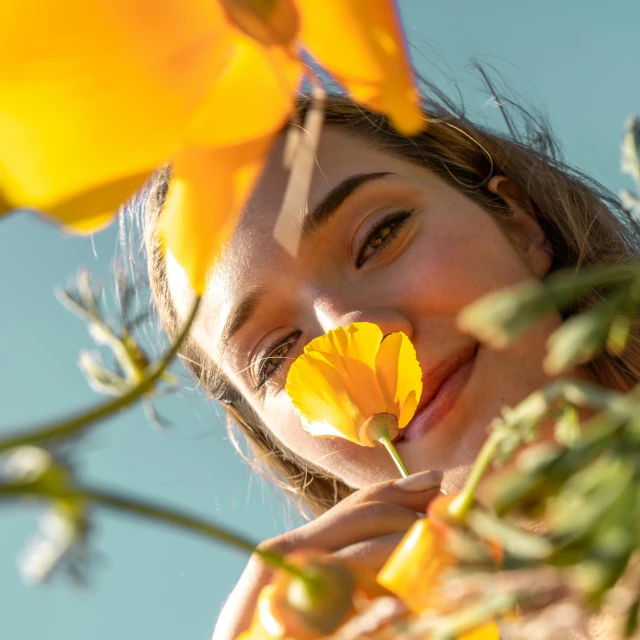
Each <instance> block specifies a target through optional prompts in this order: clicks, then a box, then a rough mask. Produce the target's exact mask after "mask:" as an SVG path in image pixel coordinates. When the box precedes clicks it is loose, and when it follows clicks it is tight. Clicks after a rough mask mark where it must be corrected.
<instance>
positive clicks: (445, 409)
mask: <svg viewBox="0 0 640 640" xmlns="http://www.w3.org/2000/svg"><path fill="white" fill-rule="evenodd" d="M477 352H478V345H477V344H474V345H471V346H470V347H467V348H465V349H463V350H462V351H460V352H458V353H456V354H454V356H452V357H451V358H449V359H447V360H445V361H444V362H442V363H440V364H439V365H438V366H437V367H435V369H433V370H432V371H431V372H429V373H428V374H426V375H425V376H424V381H425V382H424V387H423V390H422V398H421V400H420V403H419V404H418V407H417V409H416V413H415V415H414V416H413V419H412V420H411V422H409V424H408V425H407V426H406V428H404V429H403V430H402V431H401V432H400V433H401V437H400V438H399V440H415V439H416V438H420V437H422V436H423V435H425V434H426V433H427V432H428V431H430V430H431V429H433V428H434V427H435V426H436V425H437V424H438V423H439V422H441V421H442V420H443V419H444V418H445V416H446V415H447V414H448V413H449V412H450V411H451V410H452V409H453V407H454V405H455V403H456V401H457V399H458V397H459V396H460V394H461V393H462V390H463V389H464V387H465V386H466V384H467V381H468V380H469V378H470V377H471V372H472V371H473V366H474V364H475V360H476V354H477Z"/></svg>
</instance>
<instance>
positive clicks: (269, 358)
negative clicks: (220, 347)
mask: <svg viewBox="0 0 640 640" xmlns="http://www.w3.org/2000/svg"><path fill="white" fill-rule="evenodd" d="M413 213H414V209H409V210H407V211H399V212H396V213H393V214H391V215H388V216H387V217H386V218H383V219H382V220H380V221H378V222H377V223H376V224H375V225H373V227H372V228H371V230H370V231H369V233H367V237H366V238H365V240H364V242H363V243H362V246H361V247H360V250H359V251H358V255H357V257H356V268H357V269H360V267H362V265H363V264H364V263H365V262H366V259H364V258H363V253H364V251H365V249H366V248H367V246H368V244H369V243H370V242H371V241H372V240H373V239H374V238H375V237H376V235H377V234H379V233H380V232H381V231H382V230H383V229H385V228H387V227H391V231H390V232H389V234H388V235H386V236H385V237H384V238H382V243H381V244H380V245H379V246H378V247H376V249H375V252H374V253H377V252H378V251H381V250H384V248H385V247H386V246H387V245H388V244H389V243H390V242H392V241H393V240H394V239H395V238H397V236H398V233H399V232H400V231H401V230H402V228H403V227H404V225H405V223H406V222H407V220H409V218H410V217H411V216H412V215H413ZM300 333H301V332H300V331H294V332H293V333H290V334H289V335H288V336H286V338H285V339H284V340H282V339H281V338H277V339H276V340H274V341H273V342H272V343H271V344H270V345H268V346H267V348H266V349H265V350H264V351H263V353H265V354H267V355H265V356H262V357H261V360H262V362H261V363H260V366H259V368H258V372H257V378H258V380H257V383H256V386H255V389H254V391H255V392H256V393H257V392H259V391H260V390H262V389H263V388H264V387H265V385H266V384H267V383H268V382H269V380H270V379H271V378H272V377H273V376H274V375H275V374H276V373H277V372H278V370H279V369H280V367H281V366H282V363H283V362H284V361H285V360H286V359H287V355H286V354H285V355H283V356H273V355H272V354H273V353H274V352H275V351H277V350H278V349H280V348H282V347H285V346H287V345H289V346H293V345H294V344H295V342H296V340H297V339H298V338H299V337H300ZM287 353H289V351H287ZM274 361H277V364H276V365H275V368H274V369H273V370H272V371H270V372H269V373H267V370H268V368H269V365H270V364H271V363H272V362H274Z"/></svg>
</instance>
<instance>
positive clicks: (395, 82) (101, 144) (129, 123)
mask: <svg viewBox="0 0 640 640" xmlns="http://www.w3.org/2000/svg"><path fill="white" fill-rule="evenodd" d="M393 4H394V3H393V2H392V1H391V0H377V1H376V2H374V3H373V7H372V5H371V3H366V2H363V1H362V0H344V1H343V0H326V1H325V2H318V3H315V2H306V1H305V0H278V1H277V2H272V3H264V2H259V1H258V0H110V1H109V2H106V3H105V2H102V1H101V0H68V1H66V2H63V3H60V2H58V1H57V0H40V2H38V10H37V11H35V12H34V11H30V10H29V7H28V4H25V3H24V2H23V1H22V0H3V2H2V3H0V139H1V140H2V145H0V215H1V214H2V213H5V212H7V211H9V210H11V209H15V208H23V209H35V210H38V211H41V212H43V213H45V214H46V215H48V216H49V217H51V218H52V219H53V220H55V221H57V222H59V223H61V224H62V225H63V226H64V227H65V228H66V229H68V230H71V231H74V232H80V233H90V232H92V231H95V230H97V229H98V228H100V227H102V226H104V225H106V224H108V223H109V222H110V221H111V220H112V218H113V216H114V212H115V211H116V210H117V208H118V207H119V206H120V205H121V204H122V203H123V202H125V201H126V200H127V199H128V198H129V197H130V196H131V195H133V194H134V193H135V191H137V190H138V189H139V188H140V187H141V186H142V185H143V184H144V182H145V181H146V180H147V179H148V178H149V176H150V175H151V174H152V173H153V171H154V170H155V169H156V168H157V167H158V166H159V165H161V164H163V163H165V162H167V161H171V160H175V184H172V186H171V188H170V192H169V194H168V206H167V213H166V220H164V221H163V223H162V225H161V230H160V231H161V237H162V239H163V242H164V245H165V248H166V249H167V250H168V251H170V252H171V253H172V254H173V257H174V258H175V259H176V260H177V261H178V263H180V264H181V265H183V267H184V268H185V271H186V275H187V276H188V277H189V279H190V281H191V283H192V285H193V287H194V289H195V290H196V293H202V291H203V288H204V283H205V279H206V272H207V270H208V268H209V267H210V265H211V262H212V260H213V259H214V257H215V255H216V253H217V252H218V250H219V248H220V245H221V244H222V243H223V242H224V241H225V239H226V238H227V237H228V235H229V233H230V231H231V230H232V229H233V225H234V221H235V218H236V217H237V215H238V213H239V212H240V210H241V208H242V206H243V204H244V202H245V200H246V198H247V197H248V195H249V193H250V191H251V189H252V187H253V185H254V183H255V180H256V178H257V176H258V175H259V173H260V169H261V167H262V166H263V163H264V161H265V159H266V157H267V153H268V151H269V148H270V146H271V144H272V142H273V140H274V138H275V136H276V135H277V132H278V131H279V130H280V129H281V128H282V126H283V125H284V123H285V122H286V121H287V119H288V118H289V116H290V115H291V113H292V109H293V102H294V96H295V93H296V91H297V90H298V87H299V85H300V82H301V80H302V76H303V72H304V69H305V67H304V65H302V64H301V62H300V61H299V60H298V58H297V50H298V48H300V47H304V48H306V49H308V50H309V51H311V52H314V51H317V52H318V53H317V55H318V60H319V62H320V63H321V64H323V63H326V65H327V69H328V70H329V71H330V72H331V73H333V74H334V75H335V76H336V78H337V79H338V80H340V81H341V82H343V84H344V85H345V87H346V88H347V89H348V90H350V91H352V93H353V96H354V98H355V99H356V100H361V101H362V102H363V104H367V105H369V106H370V107H371V108H373V109H375V110H378V111H380V112H382V113H386V114H388V115H389V116H390V117H391V119H392V121H393V122H394V123H395V125H396V126H397V127H398V128H400V129H401V130H403V131H405V132H413V133H415V132H417V131H418V130H419V129H420V128H421V127H422V126H423V124H424V122H423V119H422V116H421V113H420V107H419V103H418V96H417V92H416V91H415V89H414V88H413V84H412V75H411V71H410V67H409V64H408V58H407V56H406V51H405V49H404V47H403V45H402V41H401V30H400V26H399V22H398V20H397V17H396V15H395V11H394V7H393ZM301 25H302V26H301ZM25 43H29V45H28V46H25ZM356 54H357V55H356ZM163 215H164V214H163Z"/></svg>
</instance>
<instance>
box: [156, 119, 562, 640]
mask: <svg viewBox="0 0 640 640" xmlns="http://www.w3.org/2000/svg"><path fill="white" fill-rule="evenodd" d="M281 153H282V145H281V144H280V145H278V147H277V148H276V149H275V151H274V152H273V154H272V156H271V159H270V161H269V164H268V166H267V169H266V171H265V173H264V175H263V178H262V180H261V181H260V183H259V185H258V187H257V188H256V190H255V192H254V195H253V197H252V199H251V202H250V203H249V205H248V206H247V208H246V210H245V212H244V214H243V217H242V219H241V221H240V223H239V225H238V228H237V230H236V233H235V235H234V237H233V238H232V240H231V242H230V243H229V246H228V247H227V248H226V250H225V252H224V254H223V256H222V258H221V259H220V261H219V262H218V265H217V266H216V268H215V269H214V270H213V272H212V274H211V278H210V284H209V286H208V289H207V293H206V295H205V298H204V309H203V311H202V313H201V314H200V317H199V320H198V323H197V325H196V327H195V337H196V339H197V340H198V342H199V344H200V345H201V347H202V348H203V349H205V350H206V351H207V352H208V354H209V355H210V356H211V357H212V358H213V359H214V360H215V361H216V362H218V363H219V364H220V366H221V367H222V369H223V370H224V372H225V373H226V374H227V375H228V376H229V378H230V379H231V380H232V382H233V383H234V384H235V385H236V386H237V387H238V388H239V389H240V391H241V392H242V393H243V394H244V395H245V396H246V397H247V398H248V399H249V401H250V402H251V404H252V406H253V407H254V408H255V410H256V411H257V412H258V414H259V415H260V417H261V418H262V420H263V421H264V423H265V424H266V425H268V426H269V428H270V429H271V431H272V432H273V434H274V435H275V436H276V437H277V438H278V439H279V440H280V441H281V442H282V443H283V445H284V446H286V447H288V448H290V449H291V450H293V451H295V452H296V453H297V454H298V455H300V456H301V457H302V458H304V459H306V460H308V461H310V462H312V463H313V464H314V465H316V466H318V467H320V468H322V469H323V470H324V471H325V472H327V473H330V474H332V475H334V476H337V477H339V478H341V479H342V480H343V481H344V482H346V483H347V484H348V485H350V486H351V487H353V488H354V489H357V490H358V491H356V492H355V493H354V494H353V495H352V496H350V497H349V498H348V499H346V500H344V501H343V502H341V503H340V504H338V505H337V506H336V507H334V508H332V509H330V510H329V511H328V512H327V513H325V514H324V515H323V516H321V517H320V518H318V519H317V520H315V521H314V522H312V523H310V524H308V525H305V526H304V527H302V528H300V529H296V530H294V531H291V532H288V533H287V534H285V535H283V536H280V537H278V538H276V539H275V540H271V541H268V542H266V543H265V546H267V547H269V548H276V549H279V550H282V551H291V550H294V549H300V548H318V547H320V548H322V549H324V550H326V551H328V552H330V553H333V554H338V555H339V556H341V557H349V558H356V559H357V560H358V561H359V562H361V563H362V564H366V565H368V566H370V567H372V568H374V569H376V568H378V567H379V566H380V565H381V564H382V563H383V562H384V560H385V559H386V557H387V556H388V554H389V552H390V550H391V549H392V548H393V546H394V544H396V543H397V541H398V539H399V537H400V536H401V535H402V533H404V532H405V531H406V530H407V529H408V527H409V526H410V525H411V523H412V522H413V521H414V520H415V518H416V517H417V514H423V513H424V509H425V507H426V506H427V504H428V503H429V501H430V500H432V499H433V498H434V497H435V495H437V493H438V490H439V489H438V486H439V483H440V476H439V474H435V475H434V474H429V473H427V474H426V475H425V476H424V477H425V478H426V479H425V481H424V482H425V487H424V489H422V490H420V491H416V490H414V491H410V492H408V491H404V490H402V489H401V488H400V487H398V485H397V484H394V483H393V479H394V478H397V471H396V469H395V467H394V466H393V463H392V462H391V461H390V460H389V459H388V457H387V454H386V452H385V451H383V450H382V449H381V448H363V447H359V446H358V445H355V444H353V443H350V442H346V441H344V440H342V439H337V438H322V439H320V438H314V437H312V436H310V435H309V434H308V433H306V432H305V431H304V429H303V428H302V427H301V423H300V419H299V417H298V415H297V414H296V412H295V411H294V409H293V407H292V405H291V402H290V400H289V398H288V397H287V394H286V393H285V392H284V389H283V386H284V382H285V380H286V374H287V371H288V368H289V363H290V362H291V361H293V359H295V358H296V357H297V356H298V355H299V354H300V353H301V352H302V349H303V347H304V344H306V343H307V342H308V341H310V340H311V339H313V338H314V337H316V336H318V335H320V334H322V333H325V332H326V331H328V330H330V329H333V328H335V327H337V326H345V325H347V324H349V323H350V322H354V321H369V322H374V323H376V324H378V325H379V326H380V327H381V328H382V330H383V332H384V333H391V332H394V331H403V332H404V333H406V334H407V335H408V336H409V338H410V339H411V340H412V342H413V343H414V345H415V347H416V351H417V355H418V359H419V361H420V363H421V365H422V369H423V371H425V372H430V371H434V370H435V371H437V370H438V369H437V368H438V366H442V363H446V362H448V361H451V360H452V358H455V357H456V356H457V355H458V354H460V353H463V352H465V351H468V350H469V349H471V348H473V347H474V346H475V343H474V340H473V339H472V338H470V337H469V336H465V335H463V334H462V333H461V332H460V330H459V329H458V328H457V325H456V317H457V315H458V313H459V312H460V311H461V310H462V309H463V308H464V307H465V306H467V305H468V304H469V303H471V302H472V301H474V300H475V299H477V298H478V297H480V296H482V295H483V294H486V293H488V292H490V291H493V290H496V289H499V288H502V287H505V286H509V285H512V284H514V283H517V282H521V281H524V280H528V279H536V278H541V277H542V276H543V275H544V274H545V273H546V272H547V271H548V269H549V267H550V265H551V262H552V255H551V251H550V248H549V245H548V243H547V240H546V238H545V236H544V233H543V231H542V229H541V228H540V226H539V225H538V223H537V222H536V220H535V216H534V213H533V207H532V205H531V202H530V201H529V199H528V197H527V196H526V195H525V194H524V193H522V192H521V191H520V190H519V189H518V188H517V187H516V186H515V185H514V184H513V183H511V182H510V181H509V180H508V179H507V178H505V177H504V176H494V177H492V178H491V180H490V182H489V183H488V188H489V189H490V190H492V191H494V192H495V193H497V194H498V195H500V196H501V197H502V198H503V200H504V201H505V202H506V203H507V204H508V205H509V207H510V210H511V223H512V225H511V226H512V232H511V234H510V235H509V236H507V234H506V233H505V232H504V231H503V230H502V229H501V228H500V227H499V225H498V224H497V223H496V221H495V220H494V219H493V218H492V217H491V215H490V214H489V213H488V212H486V211H485V210H484V209H482V208H481V207H480V206H478V205H477V204H475V203H474V202H472V201H471V200H469V199H468V198H466V197H464V196H463V195H462V194H461V193H460V192H458V191H457V190H456V189H454V188H453V187H451V186H449V185H448V184H447V183H445V182H443V181H442V180H440V179H439V178H438V177H436V176H435V175H434V174H433V173H431V172H429V171H427V170H426V169H424V168H421V167H418V166H416V165H414V164H411V163H409V162H407V161H404V160H402V159H399V158H396V157H393V156H391V155H389V154H386V153H383V152H381V151H379V150H377V149H375V148H373V147H372V146H369V145H368V144H366V143H364V142H361V141H358V140H356V139H354V138H351V137H349V136H347V135H346V134H345V133H343V132H340V131H337V130H330V129H329V130H325V132H324V133H323V138H322V141H321V144H320V147H319V149H318V154H317V160H318V170H317V171H316V173H315V176H314V178H313V181H312V185H311V189H310V193H309V197H308V207H307V208H308V211H309V212H313V211H314V209H315V208H316V207H317V206H318V205H319V203H321V202H322V201H323V199H324V198H325V197H326V196H327V195H328V194H329V193H330V192H332V190H333V189H334V188H335V187H337V186H339V185H343V184H344V181H345V180H352V179H353V177H354V176H362V175H363V174H367V175H369V174H375V176H374V177H370V178H367V179H366V180H364V181H362V183H361V184H360V185H359V186H357V188H355V189H353V190H352V191H351V193H350V194H349V195H348V196H347V197H346V198H345V199H344V200H342V201H341V202H340V204H339V206H337V208H336V209H335V211H334V212H333V214H332V215H331V216H327V217H326V219H325V220H324V222H323V223H322V224H320V225H318V228H317V229H316V230H315V231H314V232H313V233H312V234H309V235H308V236H307V237H303V239H302V242H301V245H300V249H299V252H298V254H297V256H295V257H292V256H291V255H289V253H287V251H285V250H284V249H283V247H282V246H280V245H279V243H278V242H277V241H276V240H275V239H274V238H273V228H274V225H275V221H276V218H277V214H278V211H279V208H280V203H281V200H282V194H283V193H284V188H285V185H286V180H287V177H288V174H287V172H286V171H285V170H284V169H283V168H282V166H281ZM382 174H384V175H382ZM168 267H169V269H168V273H169V282H170V287H171V291H172V294H173V296H174V300H175V302H176V306H177V308H178V310H179V312H180V313H182V314H183V315H184V314H186V312H187V309H188V307H189V304H190V301H191V299H192V295H193V294H192V292H191V290H190V289H189V287H188V285H187V283H186V278H185V277H184V274H183V273H182V272H181V269H180V267H179V266H178V265H177V263H176V262H175V261H173V260H171V257H170V256H169V260H168ZM255 291H260V292H261V295H260V297H259V299H258V300H257V301H256V304H255V305H254V306H253V309H252V313H251V314H249V317H248V319H247V321H246V322H245V323H244V324H243V325H242V327H240V328H239V329H238V330H237V331H236V332H235V334H234V335H233V336H231V337H230V338H229V339H228V340H227V341H226V342H223V340H222V335H223V332H224V328H225V325H226V324H227V323H228V321H229V317H230V314H233V309H234V308H235V307H237V305H238V304H239V303H240V302H241V301H242V299H243V298H245V296H246V295H247V294H249V293H252V292H255ZM559 324H560V317H559V316H551V317H549V318H548V319H547V320H545V321H544V322H542V323H540V324H539V325H538V326H536V327H535V328H534V329H533V330H531V331H530V332H528V333H527V335H526V336H525V337H524V338H523V339H521V340H519V341H518V342H516V343H515V344H514V345H512V346H510V347H509V348H507V349H505V350H503V351H500V352H495V351H491V350H489V349H487V348H485V347H484V346H482V345H480V346H479V348H478V351H477V355H476V356H475V362H474V364H473V369H472V371H471V375H470V377H469V379H468V381H467V382H466V384H465V385H464V388H463V389H462V391H461V393H460V395H459V397H458V398H457V399H456V402H455V404H454V405H453V408H452V409H451V411H450V412H449V413H448V414H447V415H446V416H445V417H444V418H443V419H442V420H441V421H440V423H438V424H437V425H436V426H435V428H432V429H430V430H429V431H428V432H427V433H425V434H424V435H421V436H420V437H417V438H413V439H411V440H408V441H403V442H400V443H399V444H398V450H399V452H400V454H401V455H402V457H403V459H404V461H405V463H406V464H407V466H408V468H409V470H410V471H411V472H412V473H419V472H425V471H428V470H430V469H442V470H443V478H442V489H443V490H445V491H446V492H451V491H455V490H457V489H459V488H460V487H461V485H462V483H463V482H464V479H465V477H466V475H467V473H468V470H469V467H470V465H471V463H472V461H473V459H474V457H475V456H476V454H477V452H478V450H479V449H480V447H481V446H482V443H483V442H484V440H485V438H486V435H487V427H488V425H489V423H490V421H491V419H492V418H493V417H495V416H496V415H497V414H498V413H499V411H500V409H501V408H502V407H503V406H505V405H509V406H513V405H515V404H517V403H518V402H519V401H520V400H522V399H523V398H524V397H526V396H527V395H528V394H529V393H531V392H532V391H534V390H535V389H537V388H539V387H541V386H543V385H544V384H545V383H546V382H548V380H549V378H548V377H547V376H546V375H545V374H544V372H543V371H542V366H541V362H542V358H543V356H544V353H545V342H546V340H547V338H548V336H549V334H550V333H551V332H552V331H553V329H555V328H556V327H557V326H558V325H559ZM274 354H275V355H274ZM425 375H426V374H425ZM267 579H268V571H267V570H266V569H265V568H264V567H263V566H262V565H261V563H259V562H258V561H256V560H252V561H251V562H250V563H249V566H248V568H247V570H246V571H245V573H244V574H243V576H242V578H241V580H240V582H239V583H238V586H237V587H236V589H235V590H234V592H233V593H232V595H231V596H230V598H229V600H228V601H227V603H226V605H225V607H224V610H223V612H222V614H221V616H220V618H219V621H218V624H217V627H216V631H215V634H214V639H215V640H230V639H231V638H234V637H236V636H237V635H238V634H239V633H240V632H241V631H243V630H244V629H246V628H247V627H248V625H249V624H250V618H251V614H252V612H253V609H254V605H255V598H256V595H257V593H258V591H259V589H260V587H261V586H262V585H263V584H264V583H265V581H266V580H267Z"/></svg>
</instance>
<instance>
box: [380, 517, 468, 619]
mask: <svg viewBox="0 0 640 640" xmlns="http://www.w3.org/2000/svg"><path fill="white" fill-rule="evenodd" d="M454 564H455V558H454V556H453V555H452V554H451V552H450V551H448V549H447V546H446V542H445V539H444V536H443V535H442V534H441V533H439V532H438V531H435V530H434V528H433V526H432V524H431V522H430V521H429V520H427V519H423V520H418V521H417V522H415V523H414V524H413V525H412V526H411V528H410V529H409V531H407V533H406V535H405V536H404V538H402V540H401V541H400V543H399V544H398V546H397V547H396V548H395V549H394V551H393V553H392V554H391V556H390V557H389V559H388V560H387V562H386V563H385V565H384V566H383V567H382V569H381V570H380V572H379V573H378V577H377V579H378V582H379V583H380V584H381V585H382V586H383V587H386V588H387V589H389V591H392V592H393V593H395V594H396V595H397V596H398V597H399V598H400V599H401V600H402V601H403V602H405V603H406V604H407V606H409V607H410V608H411V609H412V610H413V611H416V612H420V611H424V610H425V609H436V610H445V609H446V600H444V598H443V596H442V593H441V591H440V588H439V587H440V578H441V576H442V574H443V573H444V572H445V571H446V570H448V569H450V568H451V567H452V566H453V565H454Z"/></svg>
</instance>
